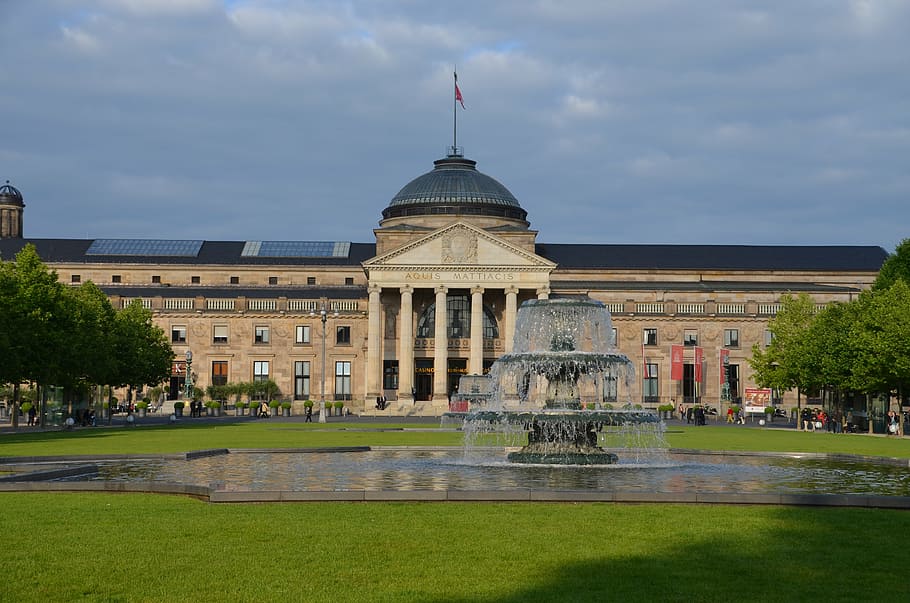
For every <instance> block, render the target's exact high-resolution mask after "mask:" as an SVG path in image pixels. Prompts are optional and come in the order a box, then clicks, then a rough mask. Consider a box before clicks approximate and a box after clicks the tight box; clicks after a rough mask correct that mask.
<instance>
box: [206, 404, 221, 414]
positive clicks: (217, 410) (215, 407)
mask: <svg viewBox="0 0 910 603" xmlns="http://www.w3.org/2000/svg"><path fill="white" fill-rule="evenodd" d="M209 408H210V409H211V411H212V414H213V415H214V416H216V417H220V416H221V402H219V401H218V400H212V401H211V402H209Z"/></svg>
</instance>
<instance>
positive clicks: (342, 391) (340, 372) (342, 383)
mask: <svg viewBox="0 0 910 603" xmlns="http://www.w3.org/2000/svg"><path fill="white" fill-rule="evenodd" d="M335 399H336V400H350V399H351V363H350V361H347V360H339V361H338V362H336V363H335Z"/></svg>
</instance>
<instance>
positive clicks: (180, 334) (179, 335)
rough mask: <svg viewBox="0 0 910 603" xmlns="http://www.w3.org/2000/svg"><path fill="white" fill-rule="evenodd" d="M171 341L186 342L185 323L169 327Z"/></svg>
mask: <svg viewBox="0 0 910 603" xmlns="http://www.w3.org/2000/svg"><path fill="white" fill-rule="evenodd" d="M171 343H186V325H174V326H172V327H171Z"/></svg>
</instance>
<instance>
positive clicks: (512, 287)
mask: <svg viewBox="0 0 910 603" xmlns="http://www.w3.org/2000/svg"><path fill="white" fill-rule="evenodd" d="M504 291H505V292H506V294H509V293H511V294H512V295H518V287H516V286H515V285H509V286H508V287H506V288H505V289H504Z"/></svg>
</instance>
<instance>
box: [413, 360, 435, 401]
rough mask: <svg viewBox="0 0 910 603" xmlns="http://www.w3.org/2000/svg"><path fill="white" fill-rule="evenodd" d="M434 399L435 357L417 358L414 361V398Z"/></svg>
mask: <svg viewBox="0 0 910 603" xmlns="http://www.w3.org/2000/svg"><path fill="white" fill-rule="evenodd" d="M432 399H433V359H432V358H417V359H415V361H414V400H420V401H424V402H425V401H427V400H432Z"/></svg>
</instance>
